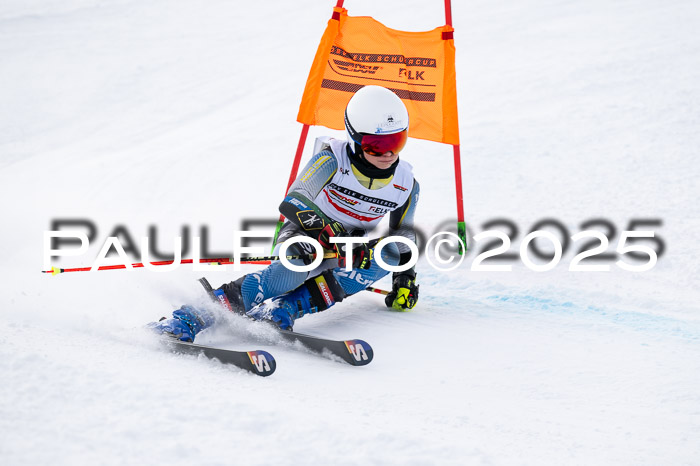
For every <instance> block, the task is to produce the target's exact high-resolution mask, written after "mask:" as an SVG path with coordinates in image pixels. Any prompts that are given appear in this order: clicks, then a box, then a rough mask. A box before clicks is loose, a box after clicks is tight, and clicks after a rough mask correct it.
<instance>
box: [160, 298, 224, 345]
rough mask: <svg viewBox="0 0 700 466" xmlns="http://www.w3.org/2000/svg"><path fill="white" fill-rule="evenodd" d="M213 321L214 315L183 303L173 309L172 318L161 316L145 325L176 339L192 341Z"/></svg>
mask: <svg viewBox="0 0 700 466" xmlns="http://www.w3.org/2000/svg"><path fill="white" fill-rule="evenodd" d="M213 323H214V316H213V315H212V314H211V313H209V312H208V311H206V310H203V309H197V308H195V307H192V306H188V305H184V306H182V307H181V308H180V309H178V310H176V311H173V318H172V319H166V318H165V317H163V318H162V319H161V320H160V321H158V322H151V323H150V324H148V325H147V326H146V327H147V328H149V329H151V330H153V331H154V332H156V333H161V334H164V335H167V336H169V337H173V338H177V339H178V340H182V341H187V342H193V341H194V337H195V336H196V335H197V334H198V333H199V332H201V331H202V330H204V329H205V328H207V327H210V326H211V325H212V324H213Z"/></svg>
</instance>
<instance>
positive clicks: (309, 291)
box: [246, 271, 346, 330]
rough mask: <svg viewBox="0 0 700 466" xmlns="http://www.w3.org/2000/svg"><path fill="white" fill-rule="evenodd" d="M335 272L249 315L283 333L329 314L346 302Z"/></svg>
mask: <svg viewBox="0 0 700 466" xmlns="http://www.w3.org/2000/svg"><path fill="white" fill-rule="evenodd" d="M345 296H346V294H345V292H344V291H343V289H342V287H341V286H340V285H339V284H338V282H337V281H336V280H335V278H334V277H333V274H332V272H331V271H326V272H323V273H322V274H321V275H319V276H317V277H314V278H310V279H308V280H306V281H305V282H304V284H302V285H301V286H300V287H299V288H297V289H295V290H293V291H290V292H289V293H285V294H283V295H281V296H278V297H276V298H272V299H271V300H270V301H268V302H264V303H262V304H260V305H258V306H256V307H254V308H253V309H251V310H250V311H248V312H247V313H246V315H247V316H248V317H251V318H253V319H255V320H269V321H272V322H274V323H276V324H277V325H279V327H280V328H281V329H283V330H292V327H293V326H294V321H295V320H296V319H299V318H301V317H303V316H304V315H306V314H313V313H316V312H321V311H325V310H326V309H328V308H329V307H331V306H332V305H334V304H335V303H337V302H340V301H342V300H343V298H345Z"/></svg>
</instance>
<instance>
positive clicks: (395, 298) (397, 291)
mask: <svg viewBox="0 0 700 466" xmlns="http://www.w3.org/2000/svg"><path fill="white" fill-rule="evenodd" d="M418 288H419V286H418V285H416V277H415V275H409V274H405V273H404V274H395V275H394V282H393V284H392V289H391V293H389V294H388V295H387V296H386V298H385V299H384V303H385V304H386V306H387V307H390V308H392V309H396V310H397V311H405V310H406V309H413V307H414V306H415V305H416V303H417V302H418Z"/></svg>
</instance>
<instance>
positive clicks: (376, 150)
mask: <svg viewBox="0 0 700 466" xmlns="http://www.w3.org/2000/svg"><path fill="white" fill-rule="evenodd" d="M361 136H362V140H361V142H360V146H362V150H363V151H365V152H367V153H368V154H369V155H374V156H378V155H382V154H386V153H387V152H393V153H394V154H398V153H399V152H401V150H402V149H403V148H404V146H405V145H406V141H408V130H407V129H405V130H403V131H401V132H399V133H393V134H362V135H361Z"/></svg>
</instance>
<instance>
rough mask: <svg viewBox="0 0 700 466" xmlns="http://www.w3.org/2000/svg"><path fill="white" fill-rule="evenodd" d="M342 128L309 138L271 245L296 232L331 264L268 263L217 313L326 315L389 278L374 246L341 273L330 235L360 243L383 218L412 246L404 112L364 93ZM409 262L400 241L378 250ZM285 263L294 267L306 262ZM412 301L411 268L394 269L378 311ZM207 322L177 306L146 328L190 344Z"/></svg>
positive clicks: (288, 321)
mask: <svg viewBox="0 0 700 466" xmlns="http://www.w3.org/2000/svg"><path fill="white" fill-rule="evenodd" d="M345 128H346V131H347V141H344V140H338V139H331V138H319V139H318V140H317V144H316V145H317V147H319V146H320V150H318V151H316V153H315V155H314V156H313V158H312V159H311V160H310V161H309V162H308V164H307V165H306V167H305V168H304V170H303V171H302V173H301V175H300V176H299V177H297V179H296V180H295V182H294V183H293V184H292V186H291V187H290V190H289V193H288V194H287V196H286V197H285V198H284V200H283V201H282V203H281V204H280V207H279V210H280V212H281V213H282V214H283V215H284V216H285V217H286V219H287V221H286V222H285V224H284V225H283V226H282V228H281V229H280V233H279V236H278V239H277V242H276V246H275V254H277V253H278V251H279V248H280V245H281V243H283V242H284V241H286V240H287V239H289V238H292V237H296V236H300V235H306V236H309V237H312V238H314V239H316V240H317V241H318V242H319V243H320V244H321V245H322V246H323V248H324V249H327V250H330V251H332V252H335V253H337V258H335V257H334V258H331V259H324V260H323V262H322V263H321V264H320V265H319V266H318V267H317V268H316V269H314V270H313V271H311V272H296V271H293V270H290V269H288V268H287V267H285V266H284V264H282V262H280V261H275V262H273V263H272V264H271V265H269V266H268V267H267V268H265V269H263V270H261V271H258V272H254V273H250V274H247V275H244V276H242V277H240V278H239V279H237V280H235V281H233V282H230V283H226V284H224V285H222V286H221V287H219V288H218V289H216V290H214V295H215V296H216V298H218V300H219V302H220V303H221V304H223V306H224V307H227V308H228V309H230V310H232V311H234V312H237V313H241V314H246V315H247V316H249V317H251V318H253V319H256V320H261V319H267V320H270V321H272V322H275V323H276V324H277V325H279V327H281V328H282V329H289V330H292V326H293V325H294V321H295V320H296V319H298V318H300V317H302V316H304V315H305V314H309V313H314V312H319V311H323V310H325V309H328V308H329V307H331V306H333V305H334V304H335V303H338V302H341V301H342V300H343V299H345V298H346V297H348V296H351V295H354V294H355V293H358V292H360V291H362V290H363V289H365V288H367V287H368V286H370V285H371V284H372V283H374V282H376V281H377V280H379V279H381V278H382V277H384V276H386V275H387V274H388V273H389V272H388V271H386V270H384V269H382V268H381V267H380V266H379V265H378V264H377V262H376V261H375V260H373V255H374V246H375V245H376V240H375V241H374V242H369V243H361V244H358V243H353V249H352V271H350V272H348V271H346V270H345V267H346V261H347V260H348V258H349V257H350V254H349V253H350V251H346V250H345V247H344V246H343V244H342V243H331V241H330V238H333V237H338V238H341V237H348V236H354V237H365V236H367V234H368V233H369V232H370V231H371V230H373V229H374V228H375V227H376V226H377V224H378V223H379V222H380V221H381V219H382V218H383V217H384V215H385V214H387V213H388V214H389V215H390V217H389V219H390V222H389V228H390V235H391V236H394V235H398V236H403V237H405V238H407V239H409V240H411V241H415V232H414V230H413V217H414V213H415V210H416V204H417V202H418V194H419V186H418V182H417V181H416V180H415V179H414V178H413V174H412V172H411V166H410V165H409V164H408V163H407V162H405V161H403V160H400V159H399V153H400V152H401V150H402V149H403V147H404V146H405V144H406V141H407V139H408V111H407V110H406V107H405V105H404V104H403V102H402V101H401V99H400V98H399V97H397V96H396V94H394V93H393V92H392V91H390V90H388V89H386V88H384V87H380V86H365V87H363V88H361V89H360V90H358V91H357V92H356V93H355V94H354V95H353V97H352V98H351V99H350V101H349V102H348V105H347V107H346V110H345ZM288 251H289V254H291V255H308V254H310V253H314V252H315V250H314V249H313V247H312V246H311V245H310V244H308V243H295V244H292V245H291V246H290V247H289V248H288ZM410 258H411V252H410V249H409V248H408V246H407V245H405V244H403V243H398V242H396V243H388V244H387V245H386V246H384V248H383V249H382V259H383V260H384V262H386V263H387V264H389V265H392V266H395V265H403V264H406V263H408V261H409V260H410ZM290 262H291V263H293V264H295V265H302V264H304V263H310V262H311V261H310V260H309V261H301V260H290ZM270 298H271V299H270ZM266 300H269V301H266ZM417 300H418V285H417V284H416V272H415V269H414V267H412V268H410V269H409V270H406V271H403V272H394V274H393V283H392V291H391V292H390V293H389V295H387V297H386V299H385V303H386V305H387V306H388V307H392V308H394V309H398V310H406V309H411V308H413V307H414V306H415V305H416V302H417ZM214 323H215V316H214V314H212V313H211V312H209V311H207V310H206V309H201V308H196V307H193V306H189V305H185V306H182V307H181V308H180V309H178V310H176V311H174V312H173V317H172V318H171V319H165V318H163V319H161V321H160V322H153V323H151V324H149V327H150V328H152V329H154V330H155V331H157V332H160V333H165V334H168V335H169V336H172V337H175V338H178V339H180V340H183V341H194V338H195V335H197V333H199V332H200V331H201V330H203V329H205V328H207V327H209V326H211V325H213V324H214Z"/></svg>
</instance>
